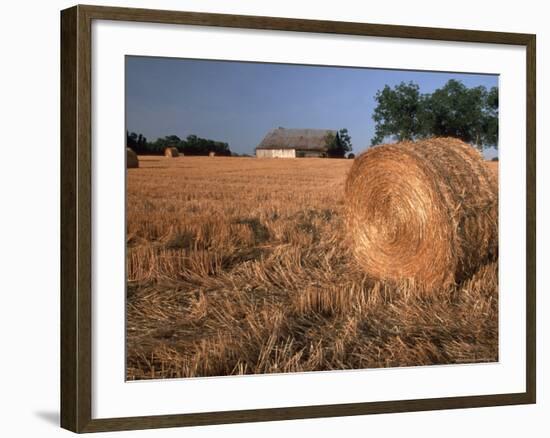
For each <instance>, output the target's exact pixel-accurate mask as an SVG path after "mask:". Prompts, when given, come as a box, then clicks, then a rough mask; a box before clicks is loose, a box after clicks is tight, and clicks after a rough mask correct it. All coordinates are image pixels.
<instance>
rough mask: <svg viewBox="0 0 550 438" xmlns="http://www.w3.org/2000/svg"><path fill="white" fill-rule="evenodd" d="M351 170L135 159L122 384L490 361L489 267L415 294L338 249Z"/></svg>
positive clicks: (494, 315) (284, 162)
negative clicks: (370, 271)
mask: <svg viewBox="0 0 550 438" xmlns="http://www.w3.org/2000/svg"><path fill="white" fill-rule="evenodd" d="M354 161H357V159H356V160H337V159H316V158H302V159H271V160H257V159H254V158H229V157H228V158H226V157H216V159H215V160H212V159H210V158H209V157H185V158H182V159H179V160H166V159H162V158H161V157H145V156H140V157H139V163H140V167H139V168H137V169H129V170H128V173H127V178H128V179H127V272H128V286H127V378H128V379H131V380H133V379H154V378H155V379H156V378H177V377H197V376H220V375H231V374H259V373H283V372H302V371H326V370H342V369H359V368H373V367H398V366H399V367H400V366H417V365H432V364H453V363H474V362H491V361H497V360H498V281H497V278H498V260H492V261H487V262H486V263H484V264H480V265H479V266H477V267H476V270H475V272H472V273H471V274H469V275H468V277H467V278H464V279H461V282H460V283H459V284H458V285H454V284H453V285H451V286H445V287H443V286H442V287H441V288H435V289H434V290H431V291H430V293H429V294H426V293H420V290H419V288H417V287H415V286H414V284H412V283H410V282H408V283H403V284H395V283H394V282H386V281H384V280H377V279H375V278H373V276H372V275H368V274H367V273H366V272H365V269H364V267H363V266H362V265H361V263H359V262H358V259H357V257H355V256H354V254H353V252H352V249H351V248H350V245H349V244H348V243H346V242H347V239H348V238H349V236H347V228H346V225H345V208H344V193H345V192H344V188H345V187H344V186H345V181H346V176H347V174H348V172H349V171H350V169H351V167H352V165H353V164H354ZM495 171H496V170H495Z"/></svg>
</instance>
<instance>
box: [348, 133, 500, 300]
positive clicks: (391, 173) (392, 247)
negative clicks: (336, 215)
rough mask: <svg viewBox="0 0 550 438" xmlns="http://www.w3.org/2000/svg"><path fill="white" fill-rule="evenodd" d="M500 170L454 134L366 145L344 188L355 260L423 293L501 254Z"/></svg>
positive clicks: (380, 276) (453, 281)
mask: <svg viewBox="0 0 550 438" xmlns="http://www.w3.org/2000/svg"><path fill="white" fill-rule="evenodd" d="M496 175H497V174H496V172H494V171H491V170H490V169H488V167H487V166H486V165H485V163H484V161H483V159H482V156H481V154H480V153H479V152H478V151H477V150H476V149H474V148H473V147H471V146H470V145H468V144H466V143H463V142H462V141H460V140H457V139H452V138H433V139H429V140H424V141H419V142H402V143H398V144H388V145H381V146H377V147H374V148H371V149H369V150H368V151H367V152H365V153H363V154H362V155H360V156H359V157H358V158H357V159H356V160H355V161H354V163H353V167H352V168H351V170H350V173H349V175H348V178H347V181H346V188H345V190H346V226H347V232H348V236H347V237H348V241H349V243H350V246H351V247H352V249H353V253H354V255H355V258H356V260H357V261H358V263H359V264H360V265H361V266H362V267H363V269H364V270H365V272H366V273H368V274H369V275H370V276H372V277H373V278H375V279H378V280H383V281H387V282H390V283H398V282H409V283H411V284H413V285H415V286H416V287H418V288H420V289H421V290H424V291H432V290H434V289H438V288H443V289H444V288H447V287H449V286H452V285H454V284H456V283H458V282H461V281H463V280H464V279H465V278H468V277H469V276H471V275H472V274H473V273H474V272H475V271H476V270H477V269H479V267H480V266H482V265H483V264H485V263H486V262H487V261H489V260H492V259H494V258H495V257H496V256H497V251H498V214H497V213H498V183H497V176H496Z"/></svg>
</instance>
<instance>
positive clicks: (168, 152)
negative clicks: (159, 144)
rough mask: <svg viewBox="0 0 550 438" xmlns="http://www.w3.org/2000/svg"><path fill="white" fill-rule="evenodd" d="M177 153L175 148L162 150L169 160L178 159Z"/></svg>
mask: <svg viewBox="0 0 550 438" xmlns="http://www.w3.org/2000/svg"><path fill="white" fill-rule="evenodd" d="M179 155H180V154H179V152H178V149H177V148H166V149H164V156H165V157H170V158H176V157H179Z"/></svg>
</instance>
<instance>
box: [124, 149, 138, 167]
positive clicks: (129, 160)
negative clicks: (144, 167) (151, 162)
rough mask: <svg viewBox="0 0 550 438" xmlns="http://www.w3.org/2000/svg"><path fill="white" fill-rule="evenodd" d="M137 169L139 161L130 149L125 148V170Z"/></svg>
mask: <svg viewBox="0 0 550 438" xmlns="http://www.w3.org/2000/svg"><path fill="white" fill-rule="evenodd" d="M136 167H139V160H138V157H137V155H136V153H135V152H134V151H133V150H132V149H130V148H126V168H127V169H133V168H136Z"/></svg>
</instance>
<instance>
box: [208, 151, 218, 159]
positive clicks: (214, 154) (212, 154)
mask: <svg viewBox="0 0 550 438" xmlns="http://www.w3.org/2000/svg"><path fill="white" fill-rule="evenodd" d="M208 156H209V157H210V158H212V157H215V156H216V152H208Z"/></svg>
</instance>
